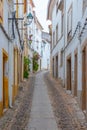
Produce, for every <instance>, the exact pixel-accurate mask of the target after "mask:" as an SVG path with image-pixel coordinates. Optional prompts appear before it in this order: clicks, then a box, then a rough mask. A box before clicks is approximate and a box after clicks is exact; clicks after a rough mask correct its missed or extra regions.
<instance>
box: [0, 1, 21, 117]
mask: <svg viewBox="0 0 87 130" xmlns="http://www.w3.org/2000/svg"><path fill="white" fill-rule="evenodd" d="M14 12H15V10H14V1H13V0H12V1H7V0H4V1H0V43H1V44H0V74H1V75H0V116H1V115H2V114H3V113H4V110H5V109H7V108H8V107H12V104H13V101H14V99H15V96H16V94H17V88H18V84H19V82H20V77H21V73H20V72H21V71H20V69H19V66H20V68H21V62H20V61H19V59H20V53H21V37H20V33H19V28H18V23H17V21H16V16H15V13H14Z"/></svg>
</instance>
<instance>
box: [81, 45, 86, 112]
mask: <svg viewBox="0 0 87 130" xmlns="http://www.w3.org/2000/svg"><path fill="white" fill-rule="evenodd" d="M82 110H86V47H85V48H84V50H83V51H82Z"/></svg>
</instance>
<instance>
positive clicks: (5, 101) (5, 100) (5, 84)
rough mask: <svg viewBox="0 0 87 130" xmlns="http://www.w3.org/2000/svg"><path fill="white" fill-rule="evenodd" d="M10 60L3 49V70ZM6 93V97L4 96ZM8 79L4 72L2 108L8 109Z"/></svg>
mask: <svg viewBox="0 0 87 130" xmlns="http://www.w3.org/2000/svg"><path fill="white" fill-rule="evenodd" d="M7 60H8V53H7V52H6V50H5V49H4V48H3V49H2V70H3V71H4V68H3V65H4V64H3V63H4V62H7ZM3 93H4V95H3ZM8 93H9V92H8V77H6V76H4V72H2V106H3V109H4V108H8V102H9V99H8V98H9V97H8Z"/></svg>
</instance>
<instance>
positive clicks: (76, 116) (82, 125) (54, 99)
mask: <svg viewBox="0 0 87 130" xmlns="http://www.w3.org/2000/svg"><path fill="white" fill-rule="evenodd" d="M44 80H45V82H46V83H47V86H48V93H49V96H50V100H51V103H52V106H53V110H54V114H55V117H56V121H57V125H58V127H59V128H60V130H87V124H86V120H85V116H84V114H83V112H82V111H81V109H80V108H79V105H78V103H77V102H76V100H75V98H73V96H71V95H70V94H68V93H66V91H65V89H64V88H63V87H62V85H61V84H60V83H59V82H58V80H55V79H53V78H52V77H51V76H50V75H49V74H47V73H46V74H45V76H44Z"/></svg>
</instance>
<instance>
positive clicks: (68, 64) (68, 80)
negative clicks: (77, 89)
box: [67, 57, 72, 90]
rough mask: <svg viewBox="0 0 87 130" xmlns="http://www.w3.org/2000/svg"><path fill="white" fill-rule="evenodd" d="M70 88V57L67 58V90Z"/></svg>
mask: <svg viewBox="0 0 87 130" xmlns="http://www.w3.org/2000/svg"><path fill="white" fill-rule="evenodd" d="M71 89H72V78H71V57H70V58H69V59H67V90H71Z"/></svg>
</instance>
